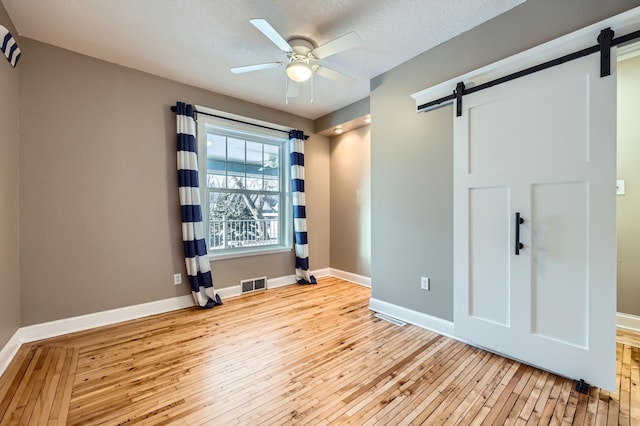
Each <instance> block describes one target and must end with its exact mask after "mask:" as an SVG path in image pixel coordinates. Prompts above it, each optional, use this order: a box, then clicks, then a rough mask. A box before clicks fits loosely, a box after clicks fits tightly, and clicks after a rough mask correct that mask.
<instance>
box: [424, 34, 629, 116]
mask: <svg viewBox="0 0 640 426" xmlns="http://www.w3.org/2000/svg"><path fill="white" fill-rule="evenodd" d="M600 34H601V36H603V35H610V37H611V38H609V40H606V37H604V40H603V39H601V37H598V44H596V45H594V46H590V47H587V48H585V49H582V50H578V51H577V52H573V53H570V54H568V55H564V56H561V57H559V58H555V59H552V60H550V61H547V62H543V63H542V64H538V65H535V66H532V67H529V68H527V69H524V70H521V71H517V72H514V73H512V74H509V75H506V76H504V77H500V78H496V79H494V80H491V81H488V82H486V83H484V84H480V85H478V86H475V87H469V88H465V87H464V83H463V82H460V83H458V85H457V86H456V90H455V91H454V92H453V93H452V94H451V95H448V96H444V97H442V98H439V99H435V100H433V101H430V102H426V103H424V104H422V105H418V107H417V108H416V111H417V112H423V111H426V110H429V109H432V108H433V107H437V106H439V105H440V104H443V103H445V102H446V103H448V102H449V101H453V100H455V101H457V105H456V108H457V111H456V115H457V116H458V117H459V116H460V115H461V108H462V106H461V105H462V96H463V95H469V94H471V93H475V92H479V91H480V90H484V89H488V88H490V87H493V86H497V85H498V84H502V83H506V82H508V81H511V80H515V79H517V78H520V77H524V76H526V75H529V74H533V73H535V72H538V71H542V70H545V69H547V68H551V67H554V66H557V65H561V64H564V63H566V62H569V61H573V60H574V59H578V58H582V57H583V56H588V55H591V54H593V53H596V52H601V53H605V52H604V51H603V48H606V54H603V55H601V56H603V57H604V58H606V59H607V61H606V62H608V61H609V60H610V57H609V55H608V53H609V52H608V49H609V48H610V47H611V46H617V45H619V44H622V43H626V42H628V41H631V40H635V39H637V38H640V30H639V31H634V32H632V33H629V34H625V35H623V36H620V37H617V38H613V31H611V29H610V28H607V29H605V30H602V31H601V33H600ZM606 62H605V61H601V67H602V66H603V65H605V66H606V65H608V64H606ZM603 71H604V70H602V69H601V76H605V75H609V74H608V73H603ZM607 71H608V70H607ZM461 83H462V84H461Z"/></svg>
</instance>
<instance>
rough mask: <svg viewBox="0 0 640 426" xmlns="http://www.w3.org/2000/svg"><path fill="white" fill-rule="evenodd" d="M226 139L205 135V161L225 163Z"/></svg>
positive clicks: (209, 134)
mask: <svg viewBox="0 0 640 426" xmlns="http://www.w3.org/2000/svg"><path fill="white" fill-rule="evenodd" d="M226 139H227V138H225V137H224V136H220V135H216V134H213V133H207V159H212V160H221V161H225V160H226V157H227V140H226Z"/></svg>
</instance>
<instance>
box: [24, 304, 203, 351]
mask: <svg viewBox="0 0 640 426" xmlns="http://www.w3.org/2000/svg"><path fill="white" fill-rule="evenodd" d="M191 306H194V301H193V296H191V295H190V294H188V295H185V296H178V297H173V298H171V299H164V300H157V301H154V302H148V303H141V304H139V305H132V306H126V307H123V308H117V309H110V310H108V311H100V312H95V313H92V314H87V315H80V316H77V317H71V318H65V319H60V320H55V321H48V322H44V323H40V324H34V325H28V326H26V327H22V328H21V329H20V330H21V341H22V343H28V342H33V341H36V340H41V339H48V338H50V337H56V336H61V335H63V334H68V333H74V332H76V331H83V330H88V329H90V328H95V327H102V326H105V325H110V324H116V323H119V322H122V321H129V320H133V319H138V318H143V317H147V316H150V315H156V314H161V313H164V312H170V311H175V310H177V309H183V308H189V307H191Z"/></svg>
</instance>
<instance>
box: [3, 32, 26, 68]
mask: <svg viewBox="0 0 640 426" xmlns="http://www.w3.org/2000/svg"><path fill="white" fill-rule="evenodd" d="M0 51H2V53H4V56H5V57H6V58H7V61H9V63H10V64H11V66H12V67H15V66H16V65H17V64H18V59H20V54H21V53H20V48H19V47H18V44H17V43H16V40H15V39H14V38H13V36H12V35H11V33H10V32H9V30H8V29H7V28H6V27H3V26H2V25H0Z"/></svg>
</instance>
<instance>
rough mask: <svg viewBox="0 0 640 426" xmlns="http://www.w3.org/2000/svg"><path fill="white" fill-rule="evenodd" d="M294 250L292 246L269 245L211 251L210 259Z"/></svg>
mask: <svg viewBox="0 0 640 426" xmlns="http://www.w3.org/2000/svg"><path fill="white" fill-rule="evenodd" d="M292 250H293V248H292V247H269V248H262V249H260V248H257V249H246V250H238V251H225V252H224V253H209V261H211V262H213V261H216V260H226V259H235V258H239V257H249V256H261V255H263V254H274V253H284V252H287V251H292Z"/></svg>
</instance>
